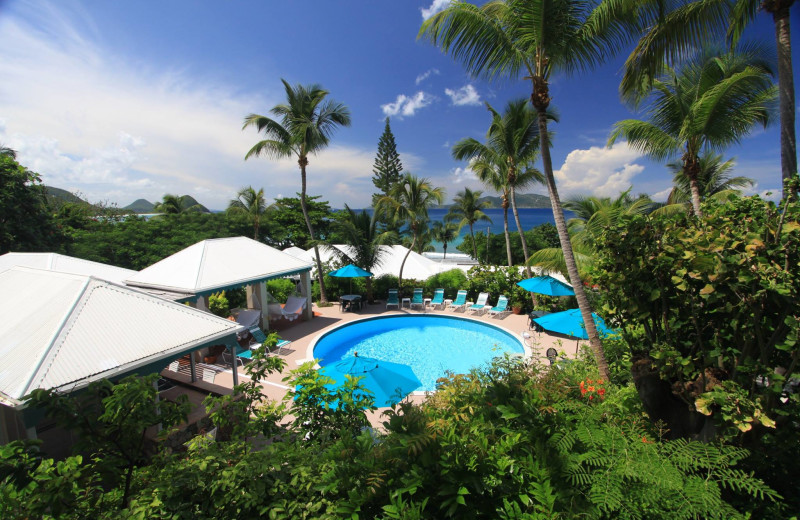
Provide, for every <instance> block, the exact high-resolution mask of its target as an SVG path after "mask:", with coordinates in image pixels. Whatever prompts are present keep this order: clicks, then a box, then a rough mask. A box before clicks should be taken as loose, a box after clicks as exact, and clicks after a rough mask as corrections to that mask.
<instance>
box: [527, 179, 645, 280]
mask: <svg viewBox="0 0 800 520" xmlns="http://www.w3.org/2000/svg"><path fill="white" fill-rule="evenodd" d="M631 189H632V188H628V190H626V191H624V192H622V193H620V194H619V195H618V196H617V197H616V198H613V199H612V198H610V197H594V196H589V197H573V198H570V199H567V200H565V201H564V207H565V208H566V209H568V210H570V211H572V212H573V213H575V217H573V218H571V219H570V220H569V222H567V228H568V229H569V234H570V240H571V243H572V247H573V249H574V252H575V259H576V263H577V264H578V270H579V271H581V272H585V271H586V270H587V269H588V267H589V265H590V264H591V262H592V258H593V256H594V252H595V245H596V242H597V238H599V237H600V234H601V233H602V232H603V231H604V230H605V229H608V228H609V227H614V226H616V225H617V223H618V222H619V221H620V219H621V218H622V217H623V216H627V215H643V214H646V213H649V212H650V210H651V209H652V207H653V202H652V201H651V200H650V199H649V198H647V197H639V198H636V199H634V198H633V197H631V196H630V192H631ZM531 265H536V266H539V267H541V268H542V269H545V270H548V271H558V272H560V273H562V274H563V273H566V272H567V268H566V263H565V261H564V253H563V250H562V249H559V248H545V249H540V250H539V251H536V252H534V253H533V254H532V255H531Z"/></svg>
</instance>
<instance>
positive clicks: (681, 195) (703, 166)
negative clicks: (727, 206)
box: [667, 152, 754, 204]
mask: <svg viewBox="0 0 800 520" xmlns="http://www.w3.org/2000/svg"><path fill="white" fill-rule="evenodd" d="M734 165H735V162H734V160H733V159H728V160H727V161H725V162H722V155H719V154H715V153H711V152H705V153H702V154H701V155H700V167H699V171H698V175H697V186H698V189H699V191H700V199H701V200H705V199H707V198H709V197H713V196H714V195H718V194H723V193H727V192H731V191H737V190H739V188H749V187H751V186H753V184H754V181H753V179H751V178H749V177H731V176H730V172H731V170H732V169H733V166H734ZM667 168H668V169H669V170H670V171H671V172H672V175H673V178H672V183H673V184H674V187H673V188H672V191H671V192H670V194H669V197H667V204H687V203H690V201H691V188H690V186H689V180H688V179H687V178H686V176H685V175H684V174H683V165H682V164H681V163H680V162H677V161H675V162H671V163H669V164H667Z"/></svg>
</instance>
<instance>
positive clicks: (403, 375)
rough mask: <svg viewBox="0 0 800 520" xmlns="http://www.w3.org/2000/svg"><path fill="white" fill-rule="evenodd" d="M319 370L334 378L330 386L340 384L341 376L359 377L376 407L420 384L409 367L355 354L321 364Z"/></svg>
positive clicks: (404, 394) (399, 398)
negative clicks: (328, 363) (370, 393)
mask: <svg viewBox="0 0 800 520" xmlns="http://www.w3.org/2000/svg"><path fill="white" fill-rule="evenodd" d="M319 373H320V374H321V375H325V376H327V377H330V378H331V379H333V380H334V381H336V382H335V383H334V384H333V385H332V386H333V387H338V386H341V385H342V384H344V382H345V376H348V375H349V376H352V377H361V378H362V379H361V381H359V384H360V385H361V387H362V388H366V389H369V391H371V392H372V394H373V396H374V398H375V406H377V407H384V406H391V405H393V404H395V403H397V402H398V401H400V400H401V399H403V398H404V397H405V396H407V395H408V394H410V393H411V392H413V391H414V390H416V389H417V388H419V387H420V386H422V382H421V381H420V380H419V379H417V376H416V375H414V371H413V370H412V369H411V367H410V366H408V365H401V364H400V363H390V362H389V361H382V360H379V359H375V358H369V357H360V356H359V355H358V354H356V355H355V356H353V357H348V358H345V359H342V360H341V361H337V362H336V363H333V364H330V365H327V366H325V367H322V368H321V369H320V370H319Z"/></svg>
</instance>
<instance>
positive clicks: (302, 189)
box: [297, 156, 328, 303]
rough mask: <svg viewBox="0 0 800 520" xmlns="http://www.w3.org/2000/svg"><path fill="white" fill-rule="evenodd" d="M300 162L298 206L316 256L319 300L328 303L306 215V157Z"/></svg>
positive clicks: (311, 230)
mask: <svg viewBox="0 0 800 520" xmlns="http://www.w3.org/2000/svg"><path fill="white" fill-rule="evenodd" d="M297 162H298V164H300V207H301V208H303V218H304V219H306V226H308V234H309V235H310V236H311V240H312V241H313V242H314V256H316V258H317V281H318V282H319V302H320V303H328V295H327V294H326V292H325V280H324V278H323V274H322V260H321V259H320V256H319V248H318V247H317V243H316V238H314V228H312V227H311V219H310V218H309V217H308V205H307V203H306V165H307V164H308V159H307V158H306V157H305V156H301V157H300V159H299V160H298V161H297Z"/></svg>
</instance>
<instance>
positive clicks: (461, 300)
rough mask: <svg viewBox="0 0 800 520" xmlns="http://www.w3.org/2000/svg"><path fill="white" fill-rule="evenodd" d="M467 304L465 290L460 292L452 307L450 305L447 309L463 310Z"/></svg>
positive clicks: (451, 304) (451, 303)
mask: <svg viewBox="0 0 800 520" xmlns="http://www.w3.org/2000/svg"><path fill="white" fill-rule="evenodd" d="M466 304H467V291H466V290H465V289H461V290H460V291H458V294H456V299H455V300H453V301H452V302H450V305H448V307H447V308H448V309H453V310H456V309H462V308H464V306H465V305H466Z"/></svg>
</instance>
